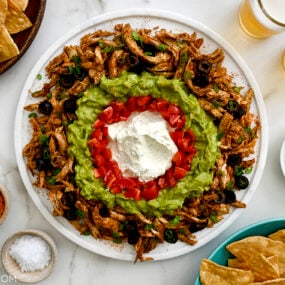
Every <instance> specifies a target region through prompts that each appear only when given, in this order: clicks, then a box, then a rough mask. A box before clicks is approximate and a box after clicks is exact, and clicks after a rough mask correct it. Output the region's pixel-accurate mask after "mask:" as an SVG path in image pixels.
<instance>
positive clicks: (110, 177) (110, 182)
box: [104, 170, 117, 188]
mask: <svg viewBox="0 0 285 285" xmlns="http://www.w3.org/2000/svg"><path fill="white" fill-rule="evenodd" d="M104 183H105V184H106V186H107V187H108V188H112V186H114V185H117V177H116V176H115V174H114V173H113V172H112V170H108V171H107V172H106V175H105V177H104Z"/></svg>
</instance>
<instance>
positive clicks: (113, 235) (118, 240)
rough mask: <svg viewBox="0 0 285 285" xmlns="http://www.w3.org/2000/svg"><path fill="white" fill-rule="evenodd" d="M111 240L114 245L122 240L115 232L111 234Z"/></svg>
mask: <svg viewBox="0 0 285 285" xmlns="http://www.w3.org/2000/svg"><path fill="white" fill-rule="evenodd" d="M112 238H113V242H114V243H121V242H122V239H121V236H120V234H119V233H117V232H112Z"/></svg>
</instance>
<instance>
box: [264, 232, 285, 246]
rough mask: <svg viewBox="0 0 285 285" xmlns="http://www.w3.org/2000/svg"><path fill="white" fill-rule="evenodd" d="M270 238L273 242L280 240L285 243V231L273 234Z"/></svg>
mask: <svg viewBox="0 0 285 285" xmlns="http://www.w3.org/2000/svg"><path fill="white" fill-rule="evenodd" d="M268 237H269V238H271V239H273V240H279V241H282V242H284V243H285V229H282V230H279V231H277V232H275V233H272V234H271V235H269V236H268Z"/></svg>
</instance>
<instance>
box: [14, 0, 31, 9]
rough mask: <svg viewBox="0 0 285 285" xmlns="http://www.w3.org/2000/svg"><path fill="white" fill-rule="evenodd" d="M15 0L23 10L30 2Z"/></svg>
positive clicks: (27, 0)
mask: <svg viewBox="0 0 285 285" xmlns="http://www.w3.org/2000/svg"><path fill="white" fill-rule="evenodd" d="M14 2H15V4H16V5H17V6H18V7H19V8H20V9H21V10H22V11H25V10H26V8H27V6H28V4H29V0H14Z"/></svg>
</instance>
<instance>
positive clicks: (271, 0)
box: [239, 0, 285, 38]
mask: <svg viewBox="0 0 285 285" xmlns="http://www.w3.org/2000/svg"><path fill="white" fill-rule="evenodd" d="M239 21H240V25H241V27H242V28H243V30H244V31H245V32H246V33H247V34H248V35H250V36H252V37H255V38H267V37H270V36H273V35H275V34H277V33H280V32H284V31H285V0H243V1H242V3H241V5H240V9H239Z"/></svg>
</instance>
